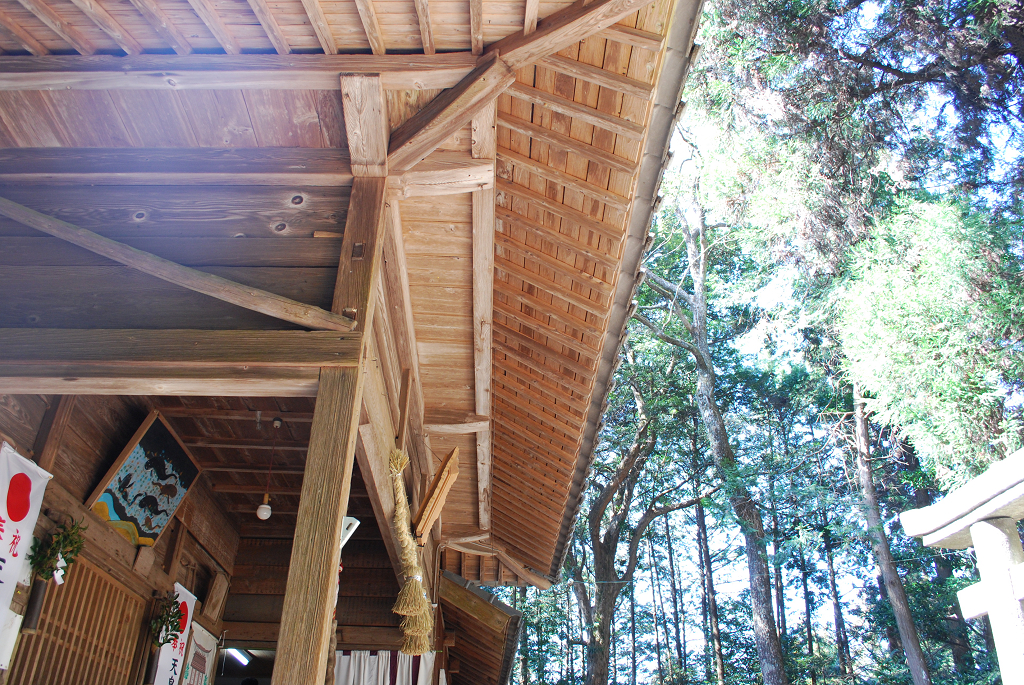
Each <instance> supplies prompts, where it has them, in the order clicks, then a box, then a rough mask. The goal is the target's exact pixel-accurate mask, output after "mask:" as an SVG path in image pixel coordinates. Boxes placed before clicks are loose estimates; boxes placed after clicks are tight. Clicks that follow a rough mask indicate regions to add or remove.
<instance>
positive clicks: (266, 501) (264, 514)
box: [256, 418, 284, 521]
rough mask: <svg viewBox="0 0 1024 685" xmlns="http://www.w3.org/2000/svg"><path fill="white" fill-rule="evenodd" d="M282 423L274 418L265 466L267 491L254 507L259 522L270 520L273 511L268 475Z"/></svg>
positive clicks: (272, 468)
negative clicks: (268, 456)
mask: <svg viewBox="0 0 1024 685" xmlns="http://www.w3.org/2000/svg"><path fill="white" fill-rule="evenodd" d="M283 423H284V422H283V421H282V420H281V419H279V418H275V419H274V421H273V423H272V425H273V426H274V444H273V446H272V447H271V448H270V463H269V464H268V465H267V490H266V492H264V493H263V504H261V505H259V506H258V507H256V518H258V519H259V520H260V521H266V520H267V519H268V518H270V515H271V514H272V513H273V511H272V510H271V509H270V474H271V473H272V472H273V470H274V452H276V451H277V429H278V428H280V427H281V425H282V424H283Z"/></svg>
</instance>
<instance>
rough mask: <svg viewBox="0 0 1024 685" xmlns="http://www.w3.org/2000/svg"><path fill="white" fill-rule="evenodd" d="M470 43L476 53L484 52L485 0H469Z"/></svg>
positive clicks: (471, 48)
mask: <svg viewBox="0 0 1024 685" xmlns="http://www.w3.org/2000/svg"><path fill="white" fill-rule="evenodd" d="M469 44H470V50H471V51H472V53H473V54H474V55H482V54H483V53H484V0H469Z"/></svg>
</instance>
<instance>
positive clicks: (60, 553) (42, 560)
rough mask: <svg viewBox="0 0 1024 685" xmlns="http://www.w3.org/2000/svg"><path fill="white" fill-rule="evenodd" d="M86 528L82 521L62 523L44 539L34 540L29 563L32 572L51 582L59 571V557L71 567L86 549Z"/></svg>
mask: <svg viewBox="0 0 1024 685" xmlns="http://www.w3.org/2000/svg"><path fill="white" fill-rule="evenodd" d="M85 529H86V526H84V525H83V522H82V521H75V520H72V521H71V522H70V523H62V524H60V525H58V526H57V528H56V529H55V530H54V531H53V533H50V534H49V535H48V536H47V537H44V538H35V539H34V540H32V551H31V552H29V555H28V563H29V564H30V565H31V566H32V572H33V573H35V574H36V575H37V576H39V577H40V578H43V579H45V580H49V579H50V578H51V577H53V574H54V573H55V572H56V571H57V563H58V561H59V557H62V558H63V559H64V561H65V563H66V564H67V567H70V566H71V565H72V564H73V563H75V560H76V559H77V558H78V555H79V554H81V553H82V548H83V547H85V535H84V534H83V533H84V531H85Z"/></svg>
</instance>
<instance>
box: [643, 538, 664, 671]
mask: <svg viewBox="0 0 1024 685" xmlns="http://www.w3.org/2000/svg"><path fill="white" fill-rule="evenodd" d="M647 548H648V550H650V553H651V563H650V566H649V567H648V569H647V571H648V573H650V576H651V588H652V589H653V590H654V597H653V598H652V599H653V600H654V603H655V605H654V607H652V608H655V609H656V608H657V602H658V593H657V587H658V586H657V585H656V584H655V574H654V567H655V565H656V564H655V563H654V544H653V543H651V539H650V538H648V539H647ZM653 613H654V651H655V654H657V655H658V682H659V683H664V682H665V671H664V669H663V668H662V665H661V638H660V637H659V632H660V631H659V630H658V612H657V611H654V612H653Z"/></svg>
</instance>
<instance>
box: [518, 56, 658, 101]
mask: <svg viewBox="0 0 1024 685" xmlns="http://www.w3.org/2000/svg"><path fill="white" fill-rule="evenodd" d="M537 64H538V65H540V66H544V67H547V68H548V69H553V70H554V71H557V72H558V73H560V74H566V75H567V76H572V77H573V78H575V79H579V80H582V81H586V82H587V83H590V84H593V85H597V86H600V87H602V88H609V89H611V90H614V91H617V92H619V93H623V94H625V95H632V96H633V97H637V98H640V99H641V100H650V99H651V98H653V97H654V86H653V85H652V84H650V83H644V82H643V81H638V80H636V79H633V78H630V77H629V76H623V75H622V74H618V73H615V72H612V71H606V70H604V69H602V68H601V67H596V66H594V65H592V64H587V63H586V62H578V61H576V60H574V59H569V58H568V57H563V56H562V55H548V56H547V57H545V58H543V59H541V60H540V61H538V62H537Z"/></svg>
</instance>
